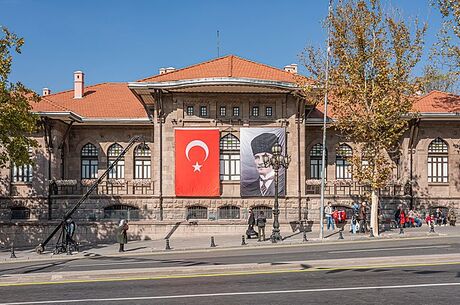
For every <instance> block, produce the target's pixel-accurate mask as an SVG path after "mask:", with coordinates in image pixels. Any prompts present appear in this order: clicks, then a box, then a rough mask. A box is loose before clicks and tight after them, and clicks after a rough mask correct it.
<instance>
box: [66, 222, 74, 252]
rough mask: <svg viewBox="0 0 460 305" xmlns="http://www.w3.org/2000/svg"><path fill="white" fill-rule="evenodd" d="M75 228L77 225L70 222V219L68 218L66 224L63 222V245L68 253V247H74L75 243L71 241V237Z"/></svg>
mask: <svg viewBox="0 0 460 305" xmlns="http://www.w3.org/2000/svg"><path fill="white" fill-rule="evenodd" d="M76 228H77V225H76V224H75V222H74V221H73V220H72V217H69V218H68V219H67V220H66V222H65V233H66V234H65V244H66V249H67V251H68V247H70V245H73V246H74V247H75V245H76V243H75V241H74V240H73V236H74V234H75V230H76Z"/></svg>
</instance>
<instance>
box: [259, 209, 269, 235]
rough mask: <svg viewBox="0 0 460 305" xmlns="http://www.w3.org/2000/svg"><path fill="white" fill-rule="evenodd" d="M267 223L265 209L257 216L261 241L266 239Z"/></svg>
mask: <svg viewBox="0 0 460 305" xmlns="http://www.w3.org/2000/svg"><path fill="white" fill-rule="evenodd" d="M266 223H267V217H265V215H264V211H260V212H259V216H257V229H258V231H259V241H264V240H265V224H266Z"/></svg>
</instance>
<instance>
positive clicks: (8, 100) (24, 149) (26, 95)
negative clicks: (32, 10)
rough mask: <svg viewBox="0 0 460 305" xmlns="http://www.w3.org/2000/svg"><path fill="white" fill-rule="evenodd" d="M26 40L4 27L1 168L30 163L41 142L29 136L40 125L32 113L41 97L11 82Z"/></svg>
mask: <svg viewBox="0 0 460 305" xmlns="http://www.w3.org/2000/svg"><path fill="white" fill-rule="evenodd" d="M23 44H24V39H23V38H19V37H18V36H16V35H15V34H14V33H11V32H10V31H9V30H8V29H7V28H5V27H2V28H1V34H0V166H5V165H6V164H7V163H9V162H14V163H15V164H17V165H24V164H30V163H31V162H32V161H31V159H30V156H29V150H30V149H31V148H33V147H37V146H38V143H37V141H35V140H34V139H32V138H30V137H29V136H30V135H31V134H32V133H33V132H35V131H36V129H37V126H38V124H37V123H38V118H37V116H35V115H33V114H32V113H31V109H32V108H31V104H30V103H31V102H33V101H34V102H38V100H39V97H38V96H37V95H36V94H35V93H34V92H32V91H31V90H29V89H27V88H25V87H24V86H23V85H22V84H21V83H19V82H18V83H12V82H10V81H9V80H8V76H9V74H10V72H11V64H12V61H13V56H12V54H11V53H12V52H13V51H15V52H16V53H18V54H20V53H21V46H22V45H23Z"/></svg>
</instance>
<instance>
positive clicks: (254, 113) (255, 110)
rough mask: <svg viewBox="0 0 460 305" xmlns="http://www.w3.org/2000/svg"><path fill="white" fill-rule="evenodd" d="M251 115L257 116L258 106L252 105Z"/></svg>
mask: <svg viewBox="0 0 460 305" xmlns="http://www.w3.org/2000/svg"><path fill="white" fill-rule="evenodd" d="M251 115H252V116H259V106H254V107H252V111H251Z"/></svg>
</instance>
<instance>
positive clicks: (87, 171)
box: [81, 159, 98, 179]
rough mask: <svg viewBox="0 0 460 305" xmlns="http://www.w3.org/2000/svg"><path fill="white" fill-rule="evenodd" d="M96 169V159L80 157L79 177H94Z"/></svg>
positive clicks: (95, 176)
mask: <svg viewBox="0 0 460 305" xmlns="http://www.w3.org/2000/svg"><path fill="white" fill-rule="evenodd" d="M97 169H98V160H97V159H82V160H81V178H82V179H96V178H97Z"/></svg>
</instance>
